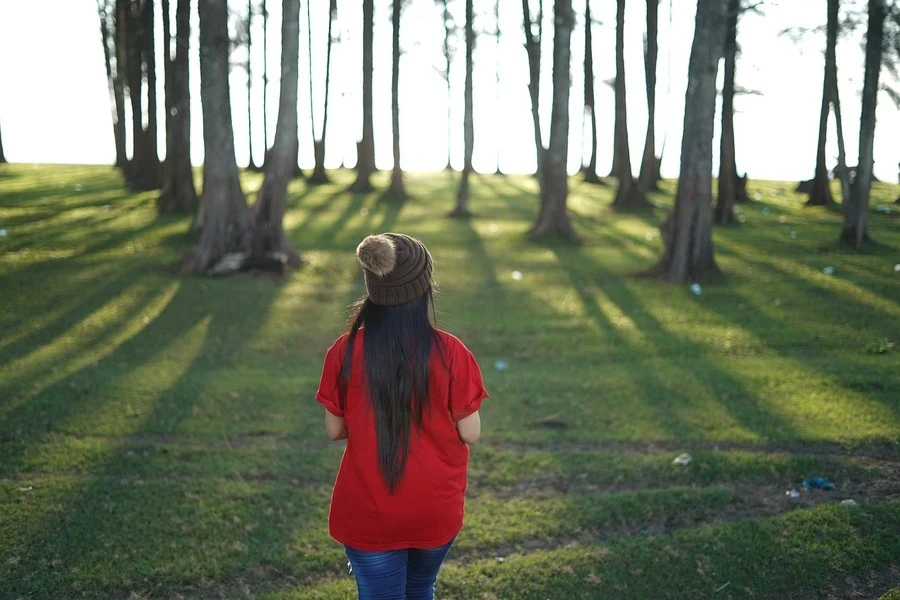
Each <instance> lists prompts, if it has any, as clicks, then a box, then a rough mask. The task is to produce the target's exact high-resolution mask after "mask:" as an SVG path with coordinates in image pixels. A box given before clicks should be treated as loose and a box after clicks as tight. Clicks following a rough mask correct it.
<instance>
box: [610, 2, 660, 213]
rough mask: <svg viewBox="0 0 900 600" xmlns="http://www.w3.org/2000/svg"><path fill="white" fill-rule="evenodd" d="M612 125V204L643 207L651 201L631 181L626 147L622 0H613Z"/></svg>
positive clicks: (648, 207)
mask: <svg viewBox="0 0 900 600" xmlns="http://www.w3.org/2000/svg"><path fill="white" fill-rule="evenodd" d="M615 87H616V126H615V135H616V139H615V154H616V155H617V156H618V157H619V168H618V170H617V171H616V172H615V176H616V177H617V178H618V180H619V189H618V190H617V191H616V199H615V200H613V203H612V206H613V208H615V209H617V210H647V209H650V208H653V205H652V204H650V202H648V201H647V196H646V194H645V193H644V192H643V191H642V190H641V189H640V187H639V186H638V185H637V184H636V182H635V181H634V177H633V175H632V173H631V151H630V150H629V149H628V102H627V100H626V96H625V0H616V83H615Z"/></svg>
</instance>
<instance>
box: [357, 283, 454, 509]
mask: <svg viewBox="0 0 900 600" xmlns="http://www.w3.org/2000/svg"><path fill="white" fill-rule="evenodd" d="M348 323H349V334H350V335H349V339H348V341H347V350H346V352H345V354H344V362H343V365H342V368H341V378H340V385H339V393H340V394H341V398H342V399H344V398H346V392H347V383H348V382H349V381H350V372H351V369H352V368H353V364H352V362H353V347H354V344H355V341H356V335H357V333H358V332H359V328H360V327H363V326H365V336H364V337H363V362H364V364H365V367H366V370H365V373H364V377H363V381H364V385H366V386H367V387H368V392H369V394H368V396H369V401H370V403H371V406H372V409H373V411H374V413H375V434H376V439H377V440H378V465H379V467H380V468H381V472H382V475H383V477H384V481H385V483H386V484H387V487H388V490H389V491H390V492H391V493H393V492H394V490H395V489H396V487H397V483H398V482H399V481H400V478H401V477H402V476H403V472H404V470H405V469H406V461H407V458H408V457H409V442H410V436H411V435H412V428H413V426H415V427H416V428H417V429H418V428H419V427H421V426H422V417H423V415H424V413H425V411H426V410H427V409H428V405H429V401H430V395H429V387H428V385H429V384H428V365H429V359H430V357H431V352H432V349H435V350H436V351H437V352H438V353H439V354H441V359H442V360H443V355H442V353H441V348H440V344H439V343H438V335H437V331H436V329H435V328H436V323H435V320H434V297H433V294H432V290H431V288H428V290H427V291H426V292H425V294H424V295H423V296H422V297H420V298H418V299H416V300H413V301H412V302H407V303H406V304H400V305H398V306H381V305H378V304H374V303H372V301H371V300H369V298H368V297H364V298H363V299H361V300H360V301H359V302H357V303H356V304H355V305H354V306H353V308H352V309H351V313H350V319H349V322H348Z"/></svg>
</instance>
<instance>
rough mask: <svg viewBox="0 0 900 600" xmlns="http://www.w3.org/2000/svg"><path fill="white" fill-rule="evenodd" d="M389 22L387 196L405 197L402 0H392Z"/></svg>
mask: <svg viewBox="0 0 900 600" xmlns="http://www.w3.org/2000/svg"><path fill="white" fill-rule="evenodd" d="M392 4H393V6H392V16H391V23H392V25H393V48H392V53H391V136H392V141H393V147H394V148H393V149H394V168H393V169H392V170H391V184H390V186H389V187H388V190H387V194H388V196H390V197H392V198H395V199H402V198H406V187H405V186H404V185H403V169H402V168H401V167H400V12H401V5H402V0H394V1H393V3H392Z"/></svg>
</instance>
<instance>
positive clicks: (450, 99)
mask: <svg viewBox="0 0 900 600" xmlns="http://www.w3.org/2000/svg"><path fill="white" fill-rule="evenodd" d="M441 7H442V9H443V13H442V18H443V21H444V81H445V82H446V84H447V166H445V167H444V170H445V171H452V170H453V165H452V164H451V162H450V157H451V155H452V154H453V144H452V143H451V141H452V139H453V119H451V118H450V115H451V110H450V107H451V106H453V95H452V93H451V90H450V87H451V86H450V63H451V62H452V60H453V56H452V54H451V52H450V35H451V34H452V31H451V28H450V22H451V21H450V19H451V16H450V9H449V8H448V7H447V0H441Z"/></svg>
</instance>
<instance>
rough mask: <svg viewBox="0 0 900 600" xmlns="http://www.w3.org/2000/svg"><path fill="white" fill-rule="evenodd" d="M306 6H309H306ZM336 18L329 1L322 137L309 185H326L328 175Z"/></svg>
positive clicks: (315, 143) (315, 148) (334, 7)
mask: <svg viewBox="0 0 900 600" xmlns="http://www.w3.org/2000/svg"><path fill="white" fill-rule="evenodd" d="M307 6H309V5H308V4H307ZM336 18H337V0H331V1H330V4H329V6H328V46H327V47H326V50H325V106H324V108H323V112H322V137H320V138H319V139H318V140H316V139H314V140H313V154H314V158H315V161H316V166H315V167H314V168H313V172H312V175H311V176H310V177H309V179H308V180H307V181H308V182H309V183H311V184H322V183H328V174H327V173H326V172H325V136H326V133H327V131H328V92H329V88H330V83H331V42H332V40H331V31H332V25H333V23H334V20H335V19H336Z"/></svg>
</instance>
